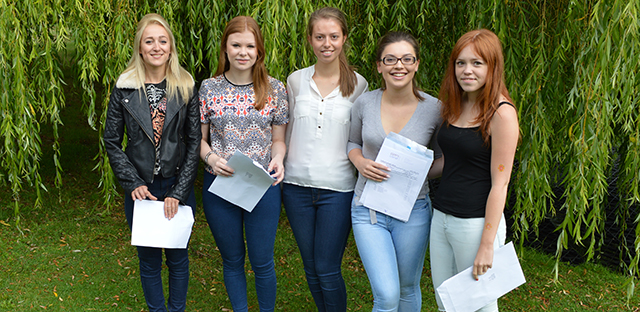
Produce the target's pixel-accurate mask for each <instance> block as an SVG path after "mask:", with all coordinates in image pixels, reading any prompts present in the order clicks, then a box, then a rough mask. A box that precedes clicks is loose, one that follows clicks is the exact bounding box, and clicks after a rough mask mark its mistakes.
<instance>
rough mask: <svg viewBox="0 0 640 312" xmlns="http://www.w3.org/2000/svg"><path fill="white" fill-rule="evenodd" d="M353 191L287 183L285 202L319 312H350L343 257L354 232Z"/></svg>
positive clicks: (283, 194)
mask: <svg viewBox="0 0 640 312" xmlns="http://www.w3.org/2000/svg"><path fill="white" fill-rule="evenodd" d="M352 197H353V192H336V191H331V190H324V189H319V188H313V187H302V186H298V185H294V184H288V183H284V184H283V185H282V202H283V203H284V208H285V209H286V211H287V217H288V218H289V223H290V224H291V230H293V235H295V237H296V242H297V243H298V248H299V249H300V255H301V256H302V263H303V264H304V272H305V275H306V277H307V284H308V285H309V290H310V291H311V295H312V296H313V300H314V301H315V303H316V307H317V308H318V311H319V312H324V311H341V312H344V311H346V310H347V289H346V287H345V285H344V279H343V278H342V270H341V265H342V255H343V254H344V249H345V247H346V245H347V238H349V231H350V230H351V218H350V217H349V216H350V214H351V204H350V202H351V198H352Z"/></svg>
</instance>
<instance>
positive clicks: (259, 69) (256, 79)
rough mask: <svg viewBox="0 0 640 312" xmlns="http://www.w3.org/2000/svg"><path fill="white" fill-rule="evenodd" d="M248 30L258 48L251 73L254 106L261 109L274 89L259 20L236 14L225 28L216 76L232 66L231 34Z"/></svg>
mask: <svg viewBox="0 0 640 312" xmlns="http://www.w3.org/2000/svg"><path fill="white" fill-rule="evenodd" d="M246 30H248V31H250V32H251V33H252V34H253V37H254V38H255V40H256V50H258V57H257V58H256V62H255V63H254V64H253V68H252V70H251V75H252V79H253V92H254V93H255V96H256V102H255V103H254V105H253V107H254V108H255V109H256V110H258V111H259V110H262V109H263V108H264V106H265V105H266V104H267V100H268V99H269V95H271V91H272V90H271V86H270V85H269V73H268V72H267V67H266V66H265V65H264V56H265V53H266V51H265V49H264V39H263V37H262V32H261V31H260V26H258V22H256V20H254V19H253V18H252V17H251V16H236V17H234V18H233V19H231V20H230V21H229V23H227V26H226V27H225V28H224V32H223V33H222V39H221V40H220V41H221V42H220V59H219V60H218V69H217V70H216V73H215V74H214V76H218V75H222V74H223V73H224V72H226V71H228V70H229V69H230V68H231V64H230V63H229V59H228V58H227V51H226V50H227V41H228V40H229V35H231V34H235V33H241V32H244V31H246Z"/></svg>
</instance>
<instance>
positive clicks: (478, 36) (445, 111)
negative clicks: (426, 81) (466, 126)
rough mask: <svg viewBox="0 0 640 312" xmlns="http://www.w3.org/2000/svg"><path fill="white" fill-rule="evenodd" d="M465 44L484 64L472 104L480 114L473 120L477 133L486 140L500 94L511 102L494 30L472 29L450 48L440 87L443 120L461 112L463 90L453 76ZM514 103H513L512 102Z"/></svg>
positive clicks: (498, 40) (455, 117) (499, 45)
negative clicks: (483, 74)
mask: <svg viewBox="0 0 640 312" xmlns="http://www.w3.org/2000/svg"><path fill="white" fill-rule="evenodd" d="M467 46H471V47H473V50H474V52H475V53H476V54H477V55H478V56H480V57H481V58H482V59H483V60H484V61H485V62H486V63H487V77H486V80H485V81H486V82H485V85H484V86H483V87H482V88H481V89H480V92H479V93H478V97H477V99H476V103H475V105H477V107H478V109H479V114H478V116H477V117H476V119H475V122H476V123H477V122H479V123H480V132H481V133H482V138H483V140H484V142H485V143H487V144H488V143H489V133H488V129H489V125H490V123H491V118H492V117H493V114H494V113H495V112H496V110H497V109H498V104H499V102H500V96H504V97H505V98H507V100H508V101H509V102H510V103H512V104H513V100H512V99H511V97H510V96H509V91H508V90H507V86H506V85H505V82H504V56H503V55H502V44H501V43H500V39H498V36H496V34H495V33H493V32H492V31H490V30H488V29H477V30H472V31H470V32H468V33H466V34H464V35H462V37H460V39H458V41H457V42H456V44H455V46H454V47H453V51H451V56H450V57H449V61H448V64H447V70H446V72H445V74H444V78H443V80H442V85H441V86H440V94H439V98H440V101H441V102H442V119H443V120H444V121H445V122H447V123H448V124H452V123H453V122H455V121H456V120H457V119H458V118H460V114H461V113H462V108H461V103H462V98H463V95H464V94H463V93H464V91H463V90H462V87H460V84H459V83H458V80H457V79H456V68H455V66H456V59H457V58H458V56H459V55H460V52H461V51H462V50H463V49H464V48H466V47H467ZM514 105H515V104H514Z"/></svg>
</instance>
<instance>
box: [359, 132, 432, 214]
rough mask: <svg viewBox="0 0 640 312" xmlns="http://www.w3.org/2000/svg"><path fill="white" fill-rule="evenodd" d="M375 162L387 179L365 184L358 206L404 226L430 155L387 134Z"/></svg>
mask: <svg viewBox="0 0 640 312" xmlns="http://www.w3.org/2000/svg"><path fill="white" fill-rule="evenodd" d="M376 162H378V163H381V164H384V165H385V166H387V167H389V169H391V171H390V172H389V179H387V180H386V181H382V182H375V181H372V180H368V181H367V183H366V184H365V185H364V190H363V191H362V195H360V203H362V205H364V206H365V207H367V208H369V209H373V210H375V211H379V212H381V213H384V214H386V215H388V216H391V217H394V218H396V219H398V220H401V221H404V222H406V221H407V220H409V216H410V215H411V210H412V209H413V205H414V204H415V202H416V199H417V198H418V194H419V193H420V189H421V188H422V185H423V184H424V181H425V179H426V178H427V173H428V172H429V168H431V163H432V162H433V151H432V150H429V149H427V148H426V147H424V146H422V145H420V144H418V143H416V142H414V141H411V140H409V139H407V138H405V137H403V136H401V135H399V134H396V133H393V132H390V133H389V134H388V135H387V137H386V138H385V139H384V142H383V143H382V146H381V147H380V151H379V152H378V155H377V156H376Z"/></svg>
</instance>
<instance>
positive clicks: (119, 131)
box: [104, 72, 202, 204]
mask: <svg viewBox="0 0 640 312" xmlns="http://www.w3.org/2000/svg"><path fill="white" fill-rule="evenodd" d="M134 86H135V83H134V82H133V80H132V77H131V72H128V73H124V74H122V75H121V76H120V78H118V82H117V83H116V87H115V88H114V89H113V91H112V92H111V97H110V99H109V107H108V108H107V119H106V122H105V129H104V144H105V148H106V151H107V155H108V156H109V163H110V164H111V169H113V173H114V174H115V176H116V177H117V178H118V181H119V182H120V185H121V186H122V188H123V189H124V191H125V196H131V192H133V190H134V189H136V188H137V187H139V186H142V185H146V184H147V183H151V182H152V181H153V179H154V175H153V169H154V165H155V158H156V154H155V145H154V142H153V128H152V125H151V112H150V110H149V103H148V102H147V97H146V95H145V94H144V91H143V90H141V89H136V88H135V87H134ZM198 103H199V102H198V90H197V89H195V88H194V91H193V95H192V97H191V99H190V100H189V102H188V103H186V104H185V103H183V102H182V101H177V100H176V99H175V97H174V98H172V99H168V102H167V112H166V116H165V122H164V126H163V130H162V138H161V145H160V167H161V174H162V176H163V177H165V178H170V177H173V176H176V182H175V184H174V185H173V186H172V187H171V189H170V190H169V191H168V192H167V194H165V195H164V196H165V197H173V198H176V199H178V200H179V201H180V202H181V203H183V204H184V203H186V201H187V199H188V197H189V191H190V189H191V188H192V187H193V182H194V181H195V179H196V173H197V169H198V161H199V156H198V153H199V148H200V140H201V138H202V133H201V131H200V110H199V104H198ZM125 128H126V129H127V147H126V149H125V150H124V151H123V150H122V140H123V138H124V134H125Z"/></svg>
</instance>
